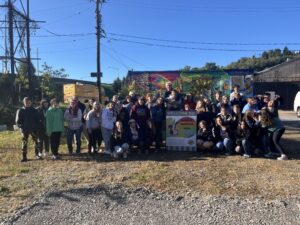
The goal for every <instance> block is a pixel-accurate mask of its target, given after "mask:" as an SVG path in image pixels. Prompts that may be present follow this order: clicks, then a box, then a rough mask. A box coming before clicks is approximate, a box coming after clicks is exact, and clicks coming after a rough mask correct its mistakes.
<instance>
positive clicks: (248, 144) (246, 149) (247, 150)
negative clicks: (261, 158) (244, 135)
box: [242, 139, 251, 155]
mask: <svg viewBox="0 0 300 225" xmlns="http://www.w3.org/2000/svg"><path fill="white" fill-rule="evenodd" d="M242 146H243V149H244V152H245V153H246V154H247V155H251V142H250V141H248V140H246V139H243V140H242Z"/></svg>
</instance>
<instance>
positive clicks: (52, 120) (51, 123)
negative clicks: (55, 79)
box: [46, 98, 64, 160]
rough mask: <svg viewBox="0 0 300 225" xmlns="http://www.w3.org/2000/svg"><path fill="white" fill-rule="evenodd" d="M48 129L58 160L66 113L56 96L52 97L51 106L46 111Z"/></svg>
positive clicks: (54, 157)
mask: <svg viewBox="0 0 300 225" xmlns="http://www.w3.org/2000/svg"><path fill="white" fill-rule="evenodd" d="M46 130H47V135H48V136H49V137H50V146H51V152H52V154H53V156H52V158H53V159H54V160H56V159H58V158H59V154H58V148H59V145H60V136H61V133H62V132H63V131H64V115H63V111H62V110H61V109H60V108H59V107H58V102H57V101H56V99H55V98H53V99H51V101H50V108H49V109H48V111H47V113H46Z"/></svg>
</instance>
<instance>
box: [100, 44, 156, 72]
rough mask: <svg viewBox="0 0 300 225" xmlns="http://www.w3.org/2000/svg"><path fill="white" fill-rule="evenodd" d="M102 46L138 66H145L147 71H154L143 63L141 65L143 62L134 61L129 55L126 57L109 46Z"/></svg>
mask: <svg viewBox="0 0 300 225" xmlns="http://www.w3.org/2000/svg"><path fill="white" fill-rule="evenodd" d="M110 44H111V43H110ZM102 45H104V46H105V47H106V48H108V49H111V50H112V51H114V52H115V54H118V55H119V56H123V57H125V58H127V59H129V60H130V61H132V62H134V63H136V64H138V65H141V66H143V67H145V68H147V69H150V70H151V69H152V68H150V67H149V66H147V65H145V64H143V63H141V62H139V61H137V60H135V59H133V58H131V57H129V56H127V55H125V54H124V53H121V52H119V51H117V50H115V49H114V48H113V47H112V46H111V48H110V47H108V46H107V45H105V44H102Z"/></svg>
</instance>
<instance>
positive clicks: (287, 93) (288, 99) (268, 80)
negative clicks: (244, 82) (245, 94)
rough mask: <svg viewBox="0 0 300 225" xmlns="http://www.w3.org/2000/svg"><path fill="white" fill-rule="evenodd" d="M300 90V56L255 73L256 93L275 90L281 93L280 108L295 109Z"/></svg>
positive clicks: (276, 92)
mask: <svg viewBox="0 0 300 225" xmlns="http://www.w3.org/2000/svg"><path fill="white" fill-rule="evenodd" d="M299 90H300V57H299V58H296V59H292V60H288V61H286V62H284V63H282V64H279V65H276V66H274V67H271V68H267V69H265V70H263V71H260V72H258V73H255V74H254V94H255V95H257V94H263V93H265V92H273V93H275V94H277V95H280V97H281V99H282V101H281V103H280V108H281V109H285V110H291V109H293V104H294V98H295V96H296V94H297V92H298V91H299Z"/></svg>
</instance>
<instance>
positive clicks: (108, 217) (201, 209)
mask: <svg viewBox="0 0 300 225" xmlns="http://www.w3.org/2000/svg"><path fill="white" fill-rule="evenodd" d="M3 224H5V225H6V224H22V225H26V224H28V225H35V224H36V225H43V224H47V225H48V224H55V225H57V224H66V225H67V224H68V225H69V224H78V225H94V224H95V225H96V224H97V225H99V224H101V225H102V224H105V225H106V224H112V225H119V224H120V225H121V224H122V225H123V224H124V225H125V224H126V225H129V224H138V225H148V224H149V225H150V224H155V225H156V224H157V225H163V224H174V225H175V224H176V225H179V224H187V225H192V224H222V225H223V224H230V225H231V224H247V225H250V224H272V225H274V224H276V225H280V224H282V225H289V224H291V225H299V224H300V198H298V199H278V200H266V199H263V198H256V199H252V200H250V199H242V198H232V197H213V196H210V197H201V198H194V197H183V196H176V197H174V196H170V195H167V194H164V193H156V192H153V191H151V190H148V189H144V188H137V189H126V188H121V187H97V188H86V189H84V188H83V189H76V190H70V191H59V192H48V193H46V194H44V195H43V196H42V197H41V198H40V199H39V200H37V201H35V202H34V203H33V204H32V205H31V206H29V207H26V208H24V209H21V210H20V211H18V212H17V213H16V215H15V216H14V217H13V218H10V219H9V220H7V221H5V222H4V223H3Z"/></svg>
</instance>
